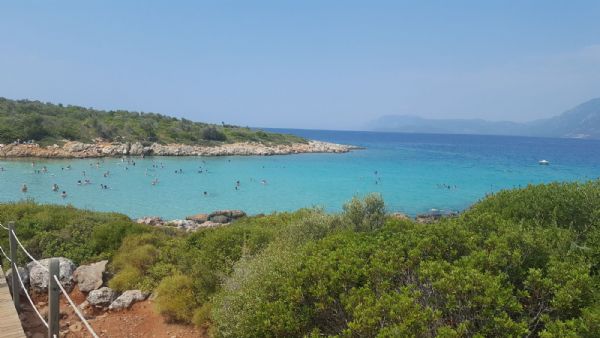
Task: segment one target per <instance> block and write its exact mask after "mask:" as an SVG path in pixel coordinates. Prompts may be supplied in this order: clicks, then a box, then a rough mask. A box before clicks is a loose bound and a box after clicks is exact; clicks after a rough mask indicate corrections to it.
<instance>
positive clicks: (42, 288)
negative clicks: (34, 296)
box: [27, 257, 75, 293]
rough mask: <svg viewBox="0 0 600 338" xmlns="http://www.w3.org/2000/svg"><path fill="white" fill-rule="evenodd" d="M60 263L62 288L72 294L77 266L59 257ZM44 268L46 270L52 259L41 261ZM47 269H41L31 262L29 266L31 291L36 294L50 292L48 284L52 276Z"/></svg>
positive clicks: (59, 276)
mask: <svg viewBox="0 0 600 338" xmlns="http://www.w3.org/2000/svg"><path fill="white" fill-rule="evenodd" d="M57 259H58V262H59V274H58V279H59V280H60V283H61V284H62V286H63V287H64V288H65V289H66V290H67V291H68V292H71V290H72V289H73V286H74V283H73V272H74V271H75V264H73V262H72V261H71V260H70V259H67V258H64V257H57ZM39 262H40V264H41V265H42V266H44V267H45V268H46V269H47V268H48V266H49V265H50V258H46V259H42V260H40V261H39ZM46 269H43V268H42V267H40V266H39V265H38V264H37V263H36V262H29V264H27V271H29V280H30V284H31V289H32V290H33V291H34V292H37V293H42V292H46V291H48V282H49V280H50V274H49V273H48V271H46Z"/></svg>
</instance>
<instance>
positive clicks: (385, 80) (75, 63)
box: [0, 0, 600, 129]
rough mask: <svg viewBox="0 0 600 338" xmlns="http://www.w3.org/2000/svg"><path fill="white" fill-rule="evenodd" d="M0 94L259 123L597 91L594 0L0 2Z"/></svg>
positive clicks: (358, 119)
mask: <svg viewBox="0 0 600 338" xmlns="http://www.w3.org/2000/svg"><path fill="white" fill-rule="evenodd" d="M0 37H1V41H0V96H5V97H9V98H31V99H39V100H42V101H51V102H57V103H58V102H60V103H65V104H67V103H70V104H78V105H84V106H91V107H97V108H103V109H116V108H124V109H131V110H143V111H154V112H160V113H165V114H171V115H176V116H184V117H187V118H191V119H194V120H202V121H211V122H220V121H226V122H228V123H236V124H240V125H250V126H265V127H297V128H328V129H356V128H360V127H361V126H363V125H364V123H365V122H367V121H369V120H372V119H374V118H376V117H378V116H381V115H387V114H412V115H419V116H423V117H433V118H450V117H452V118H472V117H481V118H486V119H490V120H517V121H523V120H530V119H535V118H539V117H547V116H551V115H555V114H558V113H560V112H562V111H564V110H565V109H567V108H570V107H572V106H574V105H576V104H578V103H580V102H582V101H585V100H588V99H590V98H593V97H598V96H600V1H430V2H426V1H413V2H412V3H409V2H401V1H360V2H358V1H348V0H345V1H325V0H319V1H293V2H292V1H282V0H279V1H210V2H198V3H193V2H191V1H190V2H189V3H188V2H184V1H162V2H158V1H107V0H104V1H81V0H78V1H47V0H45V1H26V0H20V1H2V2H1V3H0Z"/></svg>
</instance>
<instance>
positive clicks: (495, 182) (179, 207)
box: [0, 130, 600, 219]
mask: <svg viewBox="0 0 600 338" xmlns="http://www.w3.org/2000/svg"><path fill="white" fill-rule="evenodd" d="M279 131H285V132H290V133H294V134H297V135H300V136H305V137H308V138H312V139H318V140H324V141H331V142H338V143H346V144H353V145H359V146H364V147H366V149H365V150H358V151H353V152H351V153H347V154H301V155H289V156H272V157H259V156H251V157H237V156H236V157H213V158H210V157H208V158H202V157H147V158H146V159H141V158H134V159H133V160H134V161H135V162H136V165H135V166H133V165H132V164H127V162H122V161H121V160H120V159H99V160H98V159H85V160H40V159H35V166H33V167H32V164H31V160H0V167H3V168H4V171H0V201H1V202H5V201H17V200H21V199H25V198H32V199H34V200H36V201H38V202H43V203H56V204H72V205H74V206H76V207H83V208H88V209H93V210H103V211H118V212H122V213H125V214H127V215H130V216H131V217H139V216H147V215H158V216H162V217H164V218H168V219H173V218H183V217H185V216H186V215H190V214H194V213H199V212H210V211H213V210H217V209H225V208H235V209H242V210H245V211H246V212H248V213H250V214H257V213H269V212H272V211H284V210H295V209H298V208H302V207H310V206H321V207H324V208H325V209H327V210H330V211H336V210H340V209H341V207H342V205H343V203H344V202H345V201H347V200H349V199H350V198H352V196H355V195H365V194H367V193H370V192H379V193H381V194H382V195H383V197H384V198H385V200H386V203H387V206H388V209H389V210H390V211H402V212H405V213H408V214H411V215H414V214H417V213H421V212H426V211H428V210H430V209H432V208H436V209H442V210H462V209H464V208H466V207H468V206H469V205H471V204H472V203H474V202H476V201H477V200H479V199H480V198H482V197H484V196H485V195H486V194H487V193H490V192H492V191H497V190H500V189H504V188H512V187H519V186H525V185H527V184H529V183H540V182H550V181H574V180H580V181H583V180H589V179H594V178H597V177H598V176H600V141H592V140H573V139H546V138H525V137H501V136H473V135H425V134H400V133H371V132H340V131H310V130H279ZM541 159H546V160H548V161H550V162H551V164H550V165H549V166H540V165H538V161H539V160H541ZM97 161H99V162H100V164H99V167H96V162H97ZM68 165H70V166H71V169H70V170H67V169H66V168H67V166H68ZM43 166H46V167H47V168H48V172H47V173H35V171H36V170H41V168H42V167H43ZM156 167H158V168H156ZM62 168H64V169H62ZM179 169H181V170H182V171H183V173H181V174H180V173H175V171H176V170H177V171H178V170H179ZM199 170H203V172H202V173H199ZM206 170H208V172H206ZM83 171H85V177H84V176H83ZM106 171H109V172H110V175H109V176H108V177H104V176H103V173H104V172H106ZM155 178H158V180H159V183H158V184H157V185H152V184H151V182H152V180H153V179H155ZM84 179H89V180H90V181H91V184H89V185H78V184H77V181H78V180H84ZM262 180H265V181H266V182H262ZM236 181H240V187H239V189H238V190H236V189H235V186H236ZM23 183H25V184H27V186H28V187H29V191H28V192H27V193H22V192H21V190H20V187H21V185H22V184H23ZM54 183H56V184H58V185H59V187H60V190H61V191H62V190H65V191H66V192H67V194H68V196H67V197H66V198H62V197H61V196H60V193H57V192H53V191H52V190H51V186H52V184H54ZM265 183H266V184H265ZM100 184H105V185H108V186H109V188H110V189H101V188H100ZM448 187H449V188H448ZM204 191H206V192H207V195H206V196H205V195H204Z"/></svg>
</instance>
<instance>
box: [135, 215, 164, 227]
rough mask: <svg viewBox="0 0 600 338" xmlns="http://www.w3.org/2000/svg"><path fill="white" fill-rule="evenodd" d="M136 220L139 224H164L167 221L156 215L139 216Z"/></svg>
mask: <svg viewBox="0 0 600 338" xmlns="http://www.w3.org/2000/svg"><path fill="white" fill-rule="evenodd" d="M135 222H136V223H139V224H147V225H153V226H158V225H163V224H164V223H165V222H164V221H163V219H162V218H160V217H156V216H149V217H142V218H138V219H136V220H135Z"/></svg>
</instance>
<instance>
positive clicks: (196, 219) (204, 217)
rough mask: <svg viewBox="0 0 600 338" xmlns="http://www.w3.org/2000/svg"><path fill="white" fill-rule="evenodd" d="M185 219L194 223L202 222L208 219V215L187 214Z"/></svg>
mask: <svg viewBox="0 0 600 338" xmlns="http://www.w3.org/2000/svg"><path fill="white" fill-rule="evenodd" d="M185 219H187V220H189V221H194V222H196V223H204V222H206V221H208V215H207V214H195V215H192V216H188V217H186V218H185Z"/></svg>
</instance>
